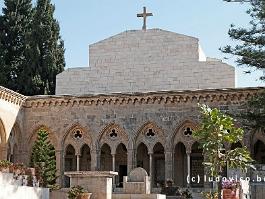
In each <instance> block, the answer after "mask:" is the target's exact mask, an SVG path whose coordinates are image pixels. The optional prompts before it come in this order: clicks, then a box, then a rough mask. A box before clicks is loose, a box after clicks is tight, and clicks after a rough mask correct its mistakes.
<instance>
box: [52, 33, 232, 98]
mask: <svg viewBox="0 0 265 199" xmlns="http://www.w3.org/2000/svg"><path fill="white" fill-rule="evenodd" d="M233 87H235V71H234V67H232V66H229V65H227V64H225V63H222V62H221V61H220V60H216V59H210V58H206V57H205V55H204V53H203V51H202V49H201V47H200V46H199V40H198V39H197V38H194V37H189V36H185V35H181V34H176V33H173V32H169V31H164V30H160V29H151V30H146V31H144V30H137V31H126V32H123V33H121V34H118V35H115V36H113V37H110V38H108V39H105V40H103V41H100V42H98V43H95V44H92V45H90V47H89V67H84V68H70V69H67V70H66V71H64V72H62V73H61V74H59V75H58V76H57V85H56V94H57V95H61V94H72V95H82V94H88V93H91V94H92V93H95V94H98V93H117V92H121V93H124V92H125V93H128V92H150V91H164V90H166V91H169V90H194V89H209V88H233Z"/></svg>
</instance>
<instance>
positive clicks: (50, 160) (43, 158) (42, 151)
mask: <svg viewBox="0 0 265 199" xmlns="http://www.w3.org/2000/svg"><path fill="white" fill-rule="evenodd" d="M30 165H31V166H33V167H38V168H39V169H40V174H41V179H42V186H43V187H49V186H51V185H54V184H55V181H56V158H55V149H54V146H53V145H52V144H51V143H50V141H49V140H48V133H47V131H45V130H40V131H39V132H38V137H37V140H36V141H35V143H34V145H33V148H32V154H31V163H30Z"/></svg>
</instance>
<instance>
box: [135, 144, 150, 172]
mask: <svg viewBox="0 0 265 199" xmlns="http://www.w3.org/2000/svg"><path fill="white" fill-rule="evenodd" d="M136 160H137V167H142V168H144V169H145V170H146V171H147V173H148V174H149V175H150V172H149V155H148V149H147V147H146V145H145V144H144V143H141V144H140V145H139V146H138V147H137V155H136Z"/></svg>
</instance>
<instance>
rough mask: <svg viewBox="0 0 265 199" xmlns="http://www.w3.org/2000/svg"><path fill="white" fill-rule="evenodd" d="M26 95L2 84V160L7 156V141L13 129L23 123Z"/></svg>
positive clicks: (0, 87)
mask: <svg viewBox="0 0 265 199" xmlns="http://www.w3.org/2000/svg"><path fill="white" fill-rule="evenodd" d="M25 99H26V97H25V96H23V95H20V94H18V93H16V92H13V91H11V90H9V89H6V88H4V87H2V86H0V160H1V159H6V158H7V146H6V145H7V142H8V139H9V138H10V133H11V132H12V129H14V127H16V124H21V123H22V121H23V114H22V113H21V112H20V109H21V106H22V104H23V102H24V101H25Z"/></svg>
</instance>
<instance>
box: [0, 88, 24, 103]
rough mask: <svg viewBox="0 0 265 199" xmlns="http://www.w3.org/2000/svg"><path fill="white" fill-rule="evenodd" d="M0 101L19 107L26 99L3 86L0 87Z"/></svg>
mask: <svg viewBox="0 0 265 199" xmlns="http://www.w3.org/2000/svg"><path fill="white" fill-rule="evenodd" d="M0 99H2V100H5V101H7V102H9V103H12V104H15V105H18V106H21V105H22V104H23V103H24V102H25V100H26V99H27V97H26V96H24V95H21V94H19V93H17V92H15V91H12V90H10V89H7V88H5V87H3V86H0Z"/></svg>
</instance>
